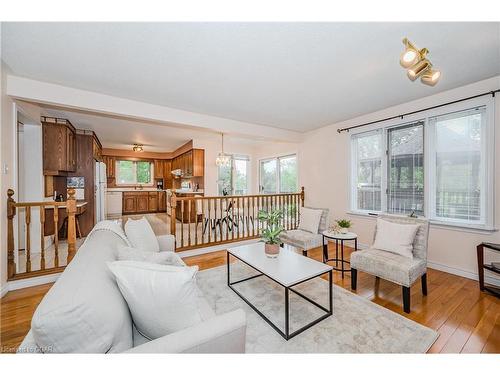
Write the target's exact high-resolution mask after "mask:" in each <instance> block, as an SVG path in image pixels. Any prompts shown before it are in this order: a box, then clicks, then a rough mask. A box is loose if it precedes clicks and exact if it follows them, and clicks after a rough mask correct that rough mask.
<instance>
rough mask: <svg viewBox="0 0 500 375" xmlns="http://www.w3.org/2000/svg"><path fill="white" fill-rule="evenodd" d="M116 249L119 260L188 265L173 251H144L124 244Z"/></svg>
mask: <svg viewBox="0 0 500 375" xmlns="http://www.w3.org/2000/svg"><path fill="white" fill-rule="evenodd" d="M116 250H117V251H116V259H117V260H135V261H137V262H149V263H157V264H165V265H170V266H179V267H184V266H185V265H186V264H185V263H184V262H183V261H182V259H181V257H180V256H179V255H177V254H176V253H174V252H172V251H163V252H158V253H156V252H153V251H142V250H139V249H136V248H134V247H129V246H123V245H119V246H117V248H116Z"/></svg>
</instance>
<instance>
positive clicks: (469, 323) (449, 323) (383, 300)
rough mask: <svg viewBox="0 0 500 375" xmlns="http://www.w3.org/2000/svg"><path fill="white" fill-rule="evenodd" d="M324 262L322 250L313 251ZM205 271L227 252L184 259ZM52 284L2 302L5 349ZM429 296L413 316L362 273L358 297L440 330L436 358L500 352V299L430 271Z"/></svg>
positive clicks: (393, 292)
mask: <svg viewBox="0 0 500 375" xmlns="http://www.w3.org/2000/svg"><path fill="white" fill-rule="evenodd" d="M309 256H311V257H313V258H316V259H318V260H319V259H320V257H321V251H320V249H315V250H313V251H310V252H309ZM184 260H185V261H186V263H188V264H189V265H198V266H199V267H200V270H203V269H207V268H212V267H217V266H220V265H223V264H225V263H226V252H225V251H218V252H214V253H209V254H204V255H198V256H193V257H189V258H185V259H184ZM334 282H335V284H337V285H339V286H341V287H343V288H345V289H348V290H350V282H351V280H350V277H349V276H348V275H346V277H345V279H342V278H341V275H340V273H339V272H335V276H334ZM50 287H51V285H50V284H47V285H41V286H36V287H31V288H26V289H21V290H16V291H12V292H9V293H7V295H6V296H5V297H4V298H2V299H1V314H0V315H1V322H0V348H1V349H2V351H3V352H12V351H15V349H16V347H17V346H18V345H19V344H20V342H21V341H22V339H23V338H24V336H25V335H26V333H27V332H28V330H29V328H30V322H31V317H32V315H33V312H34V310H35V309H36V307H37V305H38V303H40V300H41V299H42V298H43V296H44V295H45V293H47V291H48V290H49V289H50ZM428 289H429V292H428V296H427V297H423V296H422V293H421V289H420V283H417V284H415V285H414V286H413V287H412V288H411V304H412V306H411V309H412V312H411V313H410V314H405V313H403V311H402V308H401V288H400V287H399V286H397V285H394V284H392V283H390V282H387V281H385V280H379V281H376V280H375V278H374V277H373V276H370V275H367V274H364V273H359V275H358V290H357V294H358V295H360V296H363V297H364V298H367V299H369V300H371V301H373V302H375V303H377V304H379V305H381V306H384V307H386V308H388V309H390V310H392V311H395V312H397V313H399V314H401V315H403V316H405V317H407V318H409V319H411V320H414V321H416V322H418V323H420V324H423V325H425V326H427V327H430V328H432V329H435V330H437V331H438V332H439V334H440V336H439V338H438V339H437V341H436V342H435V343H434V345H433V346H432V347H431V348H430V350H429V352H430V353H439V352H440V353H500V299H498V298H495V297H493V296H491V295H488V294H486V293H482V292H480V291H479V288H478V284H477V282H476V281H473V280H470V279H465V278H463V277H459V276H455V275H451V274H449V273H445V272H441V271H436V270H432V269H429V271H428Z"/></svg>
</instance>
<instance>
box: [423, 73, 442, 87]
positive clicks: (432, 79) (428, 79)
mask: <svg viewBox="0 0 500 375" xmlns="http://www.w3.org/2000/svg"><path fill="white" fill-rule="evenodd" d="M439 78H441V72H440V71H439V70H434V69H428V70H427V71H426V72H425V73H424V74H423V75H422V78H421V80H422V83H425V84H426V85H429V86H434V85H435V84H436V83H438V81H439Z"/></svg>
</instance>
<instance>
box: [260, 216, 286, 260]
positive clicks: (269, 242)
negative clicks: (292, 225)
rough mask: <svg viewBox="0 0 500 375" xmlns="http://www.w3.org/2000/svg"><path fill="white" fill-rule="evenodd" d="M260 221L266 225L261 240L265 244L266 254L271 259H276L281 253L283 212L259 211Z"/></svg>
mask: <svg viewBox="0 0 500 375" xmlns="http://www.w3.org/2000/svg"><path fill="white" fill-rule="evenodd" d="M258 218H259V221H260V222H261V223H263V224H264V229H263V230H262V234H261V238H262V241H264V242H265V253H266V255H267V256H268V257H270V258H276V257H277V256H278V255H279V253H280V245H281V240H280V239H279V235H280V234H281V232H283V230H284V228H283V227H282V226H281V225H280V223H281V220H282V219H283V211H282V210H279V209H275V210H271V211H265V210H262V211H259V215H258Z"/></svg>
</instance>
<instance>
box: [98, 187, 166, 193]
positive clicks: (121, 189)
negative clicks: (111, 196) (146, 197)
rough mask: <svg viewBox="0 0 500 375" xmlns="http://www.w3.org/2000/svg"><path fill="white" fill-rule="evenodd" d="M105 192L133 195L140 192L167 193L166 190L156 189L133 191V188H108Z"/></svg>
mask: <svg viewBox="0 0 500 375" xmlns="http://www.w3.org/2000/svg"><path fill="white" fill-rule="evenodd" d="M106 191H108V192H110V193H112V192H118V193H123V192H134V193H140V192H141V191H144V192H148V191H150V192H154V191H167V189H163V190H162V189H157V188H144V189H134V188H108V189H106Z"/></svg>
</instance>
